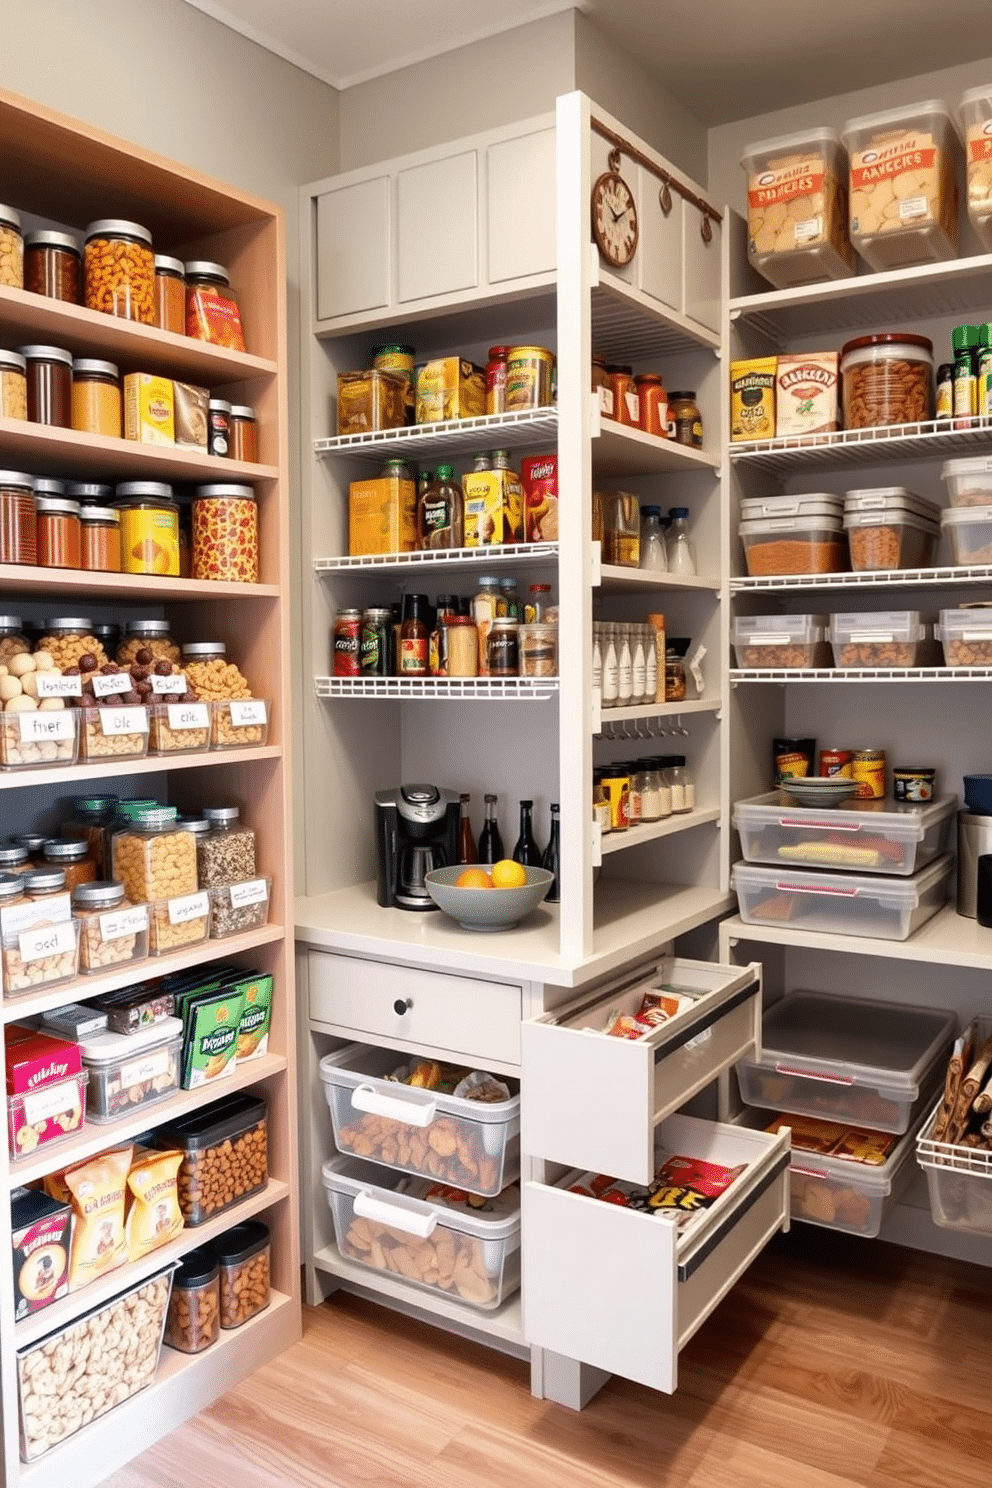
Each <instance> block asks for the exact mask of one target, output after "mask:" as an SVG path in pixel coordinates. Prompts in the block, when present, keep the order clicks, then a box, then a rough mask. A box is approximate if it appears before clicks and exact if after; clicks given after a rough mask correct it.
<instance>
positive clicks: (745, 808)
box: [733, 791, 957, 875]
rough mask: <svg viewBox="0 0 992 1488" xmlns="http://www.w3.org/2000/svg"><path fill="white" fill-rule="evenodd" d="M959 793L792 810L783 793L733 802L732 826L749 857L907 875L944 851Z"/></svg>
mask: <svg viewBox="0 0 992 1488" xmlns="http://www.w3.org/2000/svg"><path fill="white" fill-rule="evenodd" d="M956 810H957V797H956V796H938V797H937V798H936V800H934V801H926V802H920V803H917V802H915V801H886V800H871V801H861V800H858V801H853V802H851V804H850V805H848V806H843V807H824V808H823V809H821V810H819V811H817V810H816V809H815V808H813V807H811V808H809V809H806V808H805V807H804V808H802V809H799V808H797V806H796V803H795V801H793V800H791V799H790V797H789V796H788V795H786V793H785V792H784V791H769V792H768V794H767V795H763V796H755V797H754V798H753V799H752V800H750V801H738V802H737V805H736V806H735V807H734V816H733V824H734V827H735V828H736V830H737V831H738V832H739V833H740V837H741V851H742V852H743V854H744V856H745V858H746V859H747V861H748V862H749V863H801V864H803V865H804V866H807V867H811V868H851V869H854V870H855V871H856V872H862V873H896V874H903V875H908V874H910V873H914V872H915V871H916V869H917V868H922V867H924V866H925V865H926V864H927V863H930V862H932V861H933V859H934V858H937V857H939V856H940V854H941V853H942V852H943V851H944V847H945V844H946V841H947V835H948V832H949V830H950V825H951V818H952V817H953V815H954V812H955V811H956Z"/></svg>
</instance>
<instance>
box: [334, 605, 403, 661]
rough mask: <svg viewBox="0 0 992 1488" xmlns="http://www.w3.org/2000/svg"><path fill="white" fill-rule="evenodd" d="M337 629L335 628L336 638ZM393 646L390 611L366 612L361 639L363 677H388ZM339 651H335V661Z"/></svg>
mask: <svg viewBox="0 0 992 1488" xmlns="http://www.w3.org/2000/svg"><path fill="white" fill-rule="evenodd" d="M336 636H337V627H335V638H336ZM392 644H393V617H392V611H390V610H366V611H365V612H364V613H363V615H362V625H361V633H360V637H359V648H358V656H359V670H360V672H361V674H362V676H363V677H388V676H389V659H390V649H391V647H392ZM336 657H337V651H336V649H335V659H336Z"/></svg>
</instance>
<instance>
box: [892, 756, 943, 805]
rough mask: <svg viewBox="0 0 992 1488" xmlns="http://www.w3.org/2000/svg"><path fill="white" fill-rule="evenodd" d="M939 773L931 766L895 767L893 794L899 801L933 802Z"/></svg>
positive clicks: (893, 767)
mask: <svg viewBox="0 0 992 1488" xmlns="http://www.w3.org/2000/svg"><path fill="white" fill-rule="evenodd" d="M936 790H937V771H936V770H935V769H934V768H933V767H932V766H931V765H893V766H892V794H893V796H894V797H895V799H896V800H897V801H914V802H920V801H932V800H933V798H934V795H935V794H936Z"/></svg>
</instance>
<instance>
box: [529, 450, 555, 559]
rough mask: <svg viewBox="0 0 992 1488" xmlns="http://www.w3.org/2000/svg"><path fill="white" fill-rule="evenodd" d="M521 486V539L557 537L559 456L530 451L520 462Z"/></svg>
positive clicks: (531, 540) (537, 540) (550, 538)
mask: <svg viewBox="0 0 992 1488" xmlns="http://www.w3.org/2000/svg"><path fill="white" fill-rule="evenodd" d="M520 478H521V480H522V482H523V487H524V542H557V541H558V456H557V455H556V454H550V455H530V456H528V457H527V459H525V460H522V461H521V462H520Z"/></svg>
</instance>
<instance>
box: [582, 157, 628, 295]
mask: <svg viewBox="0 0 992 1488" xmlns="http://www.w3.org/2000/svg"><path fill="white" fill-rule="evenodd" d="M592 232H593V237H594V238H595V239H596V246H597V247H598V249H599V251H600V253H601V254H602V255H603V257H604V258H605V260H606V262H607V263H608V264H612V265H613V267H614V268H617V269H622V268H624V267H625V266H626V265H627V264H629V263H630V261H631V259H632V258H633V256H634V254H635V252H636V251H637V233H638V228H637V206H636V203H635V202H634V193H633V192H632V191H631V189H630V187H629V186H628V185H627V182H626V181H625V180H624V179H623V176H621V175H620V152H619V150H613V151H611V153H610V168H609V170H608V171H606V172H605V173H604V174H603V175H601V176H599V177H598V179H597V180H596V181H595V183H594V185H593V188H592Z"/></svg>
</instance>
